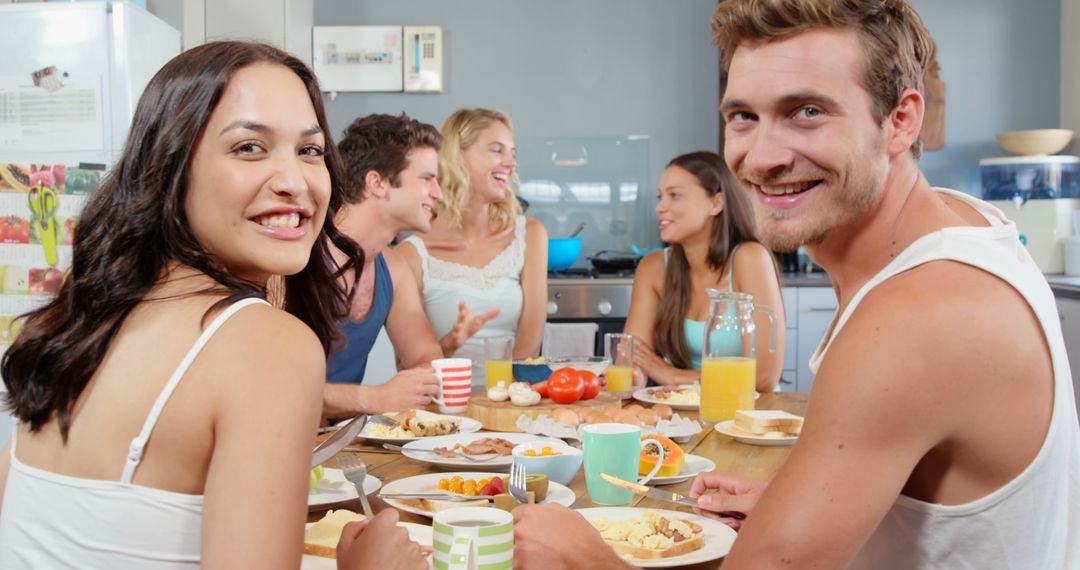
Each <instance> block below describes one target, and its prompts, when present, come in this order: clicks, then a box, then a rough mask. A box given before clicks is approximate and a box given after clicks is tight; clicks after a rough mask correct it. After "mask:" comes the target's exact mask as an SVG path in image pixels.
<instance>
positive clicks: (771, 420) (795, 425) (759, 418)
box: [731, 410, 803, 437]
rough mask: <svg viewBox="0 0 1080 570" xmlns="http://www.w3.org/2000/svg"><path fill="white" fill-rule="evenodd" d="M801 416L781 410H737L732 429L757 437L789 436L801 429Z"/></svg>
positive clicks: (797, 433)
mask: <svg viewBox="0 0 1080 570" xmlns="http://www.w3.org/2000/svg"><path fill="white" fill-rule="evenodd" d="M802 424H803V419H802V417H801V416H796V415H795V414H790V413H788V412H785V411H783V410H739V411H737V412H735V423H734V424H732V426H731V428H732V431H734V432H736V433H741V434H744V435H756V436H759V437H790V436H793V435H799V432H801V431H802Z"/></svg>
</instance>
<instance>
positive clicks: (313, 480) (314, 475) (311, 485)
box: [307, 465, 323, 493]
mask: <svg viewBox="0 0 1080 570" xmlns="http://www.w3.org/2000/svg"><path fill="white" fill-rule="evenodd" d="M322 478H323V468H322V465H316V466H315V468H314V469H312V470H311V473H309V474H308V483H307V490H308V493H312V492H314V491H315V485H318V484H319V481H320V480H322Z"/></svg>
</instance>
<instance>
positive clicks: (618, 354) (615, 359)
mask: <svg viewBox="0 0 1080 570" xmlns="http://www.w3.org/2000/svg"><path fill="white" fill-rule="evenodd" d="M604 355H605V356H607V357H608V359H609V360H610V364H608V367H607V370H605V371H604V377H605V378H607V391H608V392H612V393H615V394H618V395H619V396H621V397H623V398H629V397H630V392H631V391H632V390H633V386H634V337H633V335H628V334H620V333H607V334H605V335H604Z"/></svg>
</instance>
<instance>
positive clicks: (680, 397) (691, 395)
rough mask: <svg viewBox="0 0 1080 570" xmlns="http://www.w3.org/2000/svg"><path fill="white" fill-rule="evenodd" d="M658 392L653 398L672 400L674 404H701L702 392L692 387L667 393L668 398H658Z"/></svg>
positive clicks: (664, 400) (662, 400)
mask: <svg viewBox="0 0 1080 570" xmlns="http://www.w3.org/2000/svg"><path fill="white" fill-rule="evenodd" d="M657 395H658V394H653V398H654V399H656V400H660V401H661V402H671V403H673V404H687V405H691V406H698V405H701V392H699V391H697V390H694V389H692V388H687V389H685V390H674V391H671V392H668V393H667V394H665V395H666V396H667V397H666V398H657V397H656V396H657Z"/></svg>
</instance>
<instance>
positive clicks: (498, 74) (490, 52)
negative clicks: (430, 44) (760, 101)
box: [315, 0, 719, 195]
mask: <svg viewBox="0 0 1080 570" xmlns="http://www.w3.org/2000/svg"><path fill="white" fill-rule="evenodd" d="M715 5H716V3H715V0H677V1H671V0H664V1H657V0H588V1H582V0H544V1H526V0H468V1H455V2H448V1H446V0H397V1H387V0H318V1H317V2H315V25H316V26H328V25H438V26H442V27H443V44H444V49H445V51H444V55H445V57H444V64H443V71H444V73H445V83H444V92H443V93H442V94H435V95H432V94H402V93H340V94H338V96H337V98H336V99H335V100H334V101H328V102H327V112H328V114H329V116H330V124H331V126H332V127H333V128H334V130H335V135H337V134H340V132H341V130H342V129H343V128H344V127H345V126H346V125H347V124H348V123H349V122H350V121H351V120H352V119H354V118H355V117H357V116H361V115H365V114H368V113H374V112H380V113H399V112H401V111H405V112H407V113H409V114H410V115H411V116H413V117H415V118H417V119H420V120H423V121H426V122H429V123H432V124H434V125H435V126H437V127H438V126H441V125H442V122H443V120H444V119H446V117H447V116H448V115H449V114H450V113H451V112H453V111H454V110H455V109H458V108H460V107H476V106H483V107H492V108H495V109H500V110H503V111H506V112H507V113H509V114H510V117H511V118H512V119H513V121H514V127H515V130H516V132H517V134H518V136H519V137H525V136H528V137H561V136H618V135H648V136H649V137H650V149H649V162H650V169H649V171H650V188H648V189H647V191H648V192H649V193H650V195H651V193H652V188H655V186H656V182H657V180H658V179H659V176H660V171H661V170H662V169H663V166H664V164H666V162H667V161H668V160H670V159H671V158H672V157H674V156H675V155H677V154H680V153H683V152H686V151H689V150H697V149H703V148H704V149H712V150H716V146H717V144H718V143H717V141H718V129H719V115H718V113H717V103H718V100H719V79H718V77H719V71H718V66H717V51H716V49H715V48H714V47H713V46H712V43H711V40H710V33H711V32H710V30H709V18H710V16H711V14H712V11H713V7H714V6H715ZM522 175H523V176H525V175H526V173H522Z"/></svg>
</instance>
